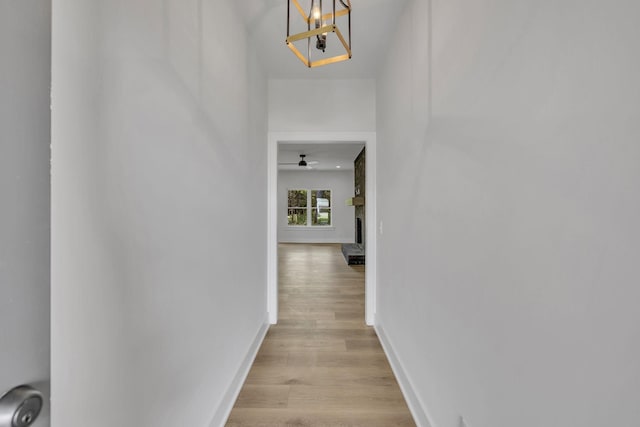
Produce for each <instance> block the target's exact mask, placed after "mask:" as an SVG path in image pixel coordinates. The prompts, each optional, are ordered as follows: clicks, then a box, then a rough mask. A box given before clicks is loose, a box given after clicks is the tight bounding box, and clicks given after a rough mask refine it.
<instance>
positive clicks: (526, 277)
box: [377, 0, 640, 427]
mask: <svg viewBox="0 0 640 427" xmlns="http://www.w3.org/2000/svg"><path fill="white" fill-rule="evenodd" d="M430 9H431V11H432V15H431V16H430V15H429V11H430ZM639 14H640V3H638V2H637V1H622V0H620V1H613V2H593V1H587V2H584V1H569V0H567V1H560V2H539V1H529V0H527V1H518V2H512V1H489V0H482V1H477V2H466V1H461V0H446V1H444V0H433V1H431V2H429V1H414V2H412V3H411V4H410V5H409V6H408V7H407V9H406V11H405V13H404V16H403V18H402V20H401V22H400V24H399V26H398V30H397V33H396V34H395V36H394V39H395V41H394V48H395V51H394V53H392V54H391V55H390V57H389V58H388V60H387V61H386V63H387V66H386V68H385V70H384V71H383V73H382V75H381V76H380V79H379V81H378V98H377V99H378V103H377V104H378V115H377V117H378V147H379V158H380V162H379V163H378V183H379V185H378V188H379V193H378V200H379V205H378V209H379V211H378V215H379V221H381V222H382V221H383V223H384V228H383V232H384V234H382V235H380V236H379V281H378V290H379V294H378V301H379V304H378V313H377V322H378V324H379V326H381V327H382V329H383V330H384V331H385V332H386V335H387V336H388V337H389V341H390V342H391V343H392V345H393V348H394V350H395V352H396V354H397V356H398V358H399V360H400V361H401V364H402V366H403V368H404V370H405V372H406V373H407V375H408V377H409V378H410V379H411V382H412V384H413V386H414V390H415V391H416V394H417V395H418V398H419V400H420V401H421V403H422V405H423V407H424V408H425V409H426V410H427V411H428V412H429V413H430V414H431V416H432V421H433V426H434V427H458V426H459V424H458V417H459V415H464V417H465V418H466V420H467V426H468V427H512V426H519V427H541V426H545V427H561V426H581V427H600V426H605V425H606V426H629V427H631V426H636V425H638V423H639V421H638V420H639V419H640V406H639V405H638V400H639V399H640V364H639V363H638V361H639V360H640V314H639V313H640V311H639V310H638V301H639V300H640V287H639V286H638V283H640V270H639V268H640V267H639V264H638V259H639V255H640V223H639V222H638V218H640V192H639V191H638V185H639V184H640V166H639V165H640V163H639V159H640V143H639V141H640V120H639V112H640V81H639V80H638V75H640V56H638V40H640V27H639V26H638V25H637V16H638V15H639ZM430 21H431V22H432V26H429V22H430ZM430 30H431V31H430ZM431 88H432V92H431V90H430V89H431Z"/></svg>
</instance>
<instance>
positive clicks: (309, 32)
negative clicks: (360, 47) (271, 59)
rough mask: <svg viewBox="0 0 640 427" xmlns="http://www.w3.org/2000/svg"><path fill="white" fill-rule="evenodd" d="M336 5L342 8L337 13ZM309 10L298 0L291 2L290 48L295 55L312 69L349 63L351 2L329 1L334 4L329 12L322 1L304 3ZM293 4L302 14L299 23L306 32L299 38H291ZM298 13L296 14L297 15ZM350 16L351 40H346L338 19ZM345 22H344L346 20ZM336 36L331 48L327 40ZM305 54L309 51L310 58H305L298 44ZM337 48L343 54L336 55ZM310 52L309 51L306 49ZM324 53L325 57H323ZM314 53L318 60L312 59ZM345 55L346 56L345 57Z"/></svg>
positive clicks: (296, 36)
mask: <svg viewBox="0 0 640 427" xmlns="http://www.w3.org/2000/svg"><path fill="white" fill-rule="evenodd" d="M336 1H338V2H339V3H340V5H341V7H340V8H338V9H336ZM302 2H303V3H304V5H305V6H308V7H307V8H306V9H303V8H302V6H300V2H299V1H298V0H287V40H286V42H287V46H288V47H289V49H291V51H292V52H293V53H294V54H295V55H296V56H297V57H298V58H299V59H300V61H302V63H303V64H304V65H306V66H307V67H309V68H312V67H320V66H322V65H327V64H333V63H334V62H340V61H345V60H347V59H350V58H351V0H325V5H326V4H327V3H330V4H331V3H332V6H330V7H327V10H325V9H323V7H322V6H323V4H322V0H302ZM291 4H293V6H294V7H295V8H296V9H297V11H298V13H299V14H300V16H301V17H302V21H300V20H297V22H298V23H299V24H300V25H299V26H300V29H301V30H302V32H299V33H297V34H291V30H292V29H291ZM307 10H308V11H309V12H308V13H307ZM295 14H296V12H294V15H295ZM344 16H346V21H347V25H348V40H345V38H344V36H343V35H342V32H341V31H340V29H338V25H337V18H340V17H344ZM343 20H344V18H343ZM331 34H335V36H336V37H335V38H334V37H333V36H331V38H332V39H334V40H333V43H334V46H327V36H329V35H331ZM305 41H306V46H302V49H303V50H306V56H305V55H303V54H302V52H301V51H300V49H299V48H298V47H296V45H295V43H297V42H302V43H299V44H302V45H304V42H305ZM338 41H339V43H338ZM312 43H313V44H314V45H315V46H314V47H315V50H313V49H312ZM335 46H337V47H340V46H341V47H340V50H342V48H344V50H342V52H335ZM328 47H329V48H331V47H334V53H335V55H333V56H330V55H325V54H326V50H327V48H328ZM305 48H306V49H305ZM320 51H321V52H322V53H320ZM312 52H313V53H314V56H315V55H317V57H318V59H315V60H314V59H312ZM343 52H344V53H343Z"/></svg>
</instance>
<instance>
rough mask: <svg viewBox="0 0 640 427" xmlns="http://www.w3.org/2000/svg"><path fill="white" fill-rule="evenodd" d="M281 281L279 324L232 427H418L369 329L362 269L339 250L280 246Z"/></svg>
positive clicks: (230, 423) (234, 413)
mask: <svg viewBox="0 0 640 427" xmlns="http://www.w3.org/2000/svg"><path fill="white" fill-rule="evenodd" d="M279 278H280V280H279V287H280V291H279V298H280V301H279V307H280V309H279V322H278V324H277V325H275V326H272V327H271V329H270V330H269V332H268V334H267V336H266V338H265V341H264V343H263V344H262V347H261V348H260V352H259V353H258V356H257V357H256V360H255V362H254V365H253V367H252V369H251V372H250V373H249V376H248V377H247V380H246V382H245V384H244V387H243V389H242V391H241V392H240V395H239V397H238V400H237V401H236V404H235V406H234V408H233V411H232V413H231V416H230V418H229V421H228V423H227V426H285V425H296V426H321V425H322V426H335V425H342V426H413V425H415V424H414V422H413V420H412V417H411V414H410V412H409V409H408V408H407V405H406V403H405V401H404V398H403V396H402V393H401V391H400V388H399V387H398V384H397V382H396V380H395V377H394V375H393V372H392V371H391V367H390V366H389V363H388V361H387V359H386V356H385V354H384V352H383V350H382V347H381V346H380V343H379V341H378V338H377V336H376V334H375V332H374V330H373V328H371V327H367V326H365V324H364V266H348V265H347V264H346V263H345V261H344V259H343V257H342V254H341V252H340V246H339V245H333V244H314V245H306V244H305V245H302V244H280V245H279Z"/></svg>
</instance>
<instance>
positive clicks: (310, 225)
mask: <svg viewBox="0 0 640 427" xmlns="http://www.w3.org/2000/svg"><path fill="white" fill-rule="evenodd" d="M291 191H306V192H307V206H306V207H301V206H289V193H290V192H291ZM314 191H328V192H329V206H328V207H319V206H316V207H313V206H312V202H311V200H312V195H313V192H314ZM316 200H317V197H316ZM316 203H317V202H316ZM291 209H304V210H306V215H307V221H306V224H304V225H302V224H290V223H289V211H290V210H291ZM312 209H323V210H328V211H329V224H326V225H320V224H313V220H312ZM286 217H287V227H291V228H296V229H305V230H307V229H314V230H317V229H329V228H334V225H333V189H332V188H316V189H314V188H312V187H306V188H305V187H297V188H287V207H286Z"/></svg>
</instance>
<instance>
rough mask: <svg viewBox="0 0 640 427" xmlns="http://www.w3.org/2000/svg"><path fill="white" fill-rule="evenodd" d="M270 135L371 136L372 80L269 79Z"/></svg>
mask: <svg viewBox="0 0 640 427" xmlns="http://www.w3.org/2000/svg"><path fill="white" fill-rule="evenodd" d="M268 99H269V107H268V108H269V131H270V132H327V131H330V132H363V131H368V132H373V131H375V130H376V84H375V80H373V79H331V80H322V79H315V80H314V79H270V80H269V97H268Z"/></svg>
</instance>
